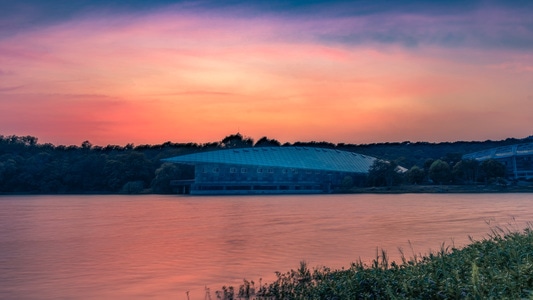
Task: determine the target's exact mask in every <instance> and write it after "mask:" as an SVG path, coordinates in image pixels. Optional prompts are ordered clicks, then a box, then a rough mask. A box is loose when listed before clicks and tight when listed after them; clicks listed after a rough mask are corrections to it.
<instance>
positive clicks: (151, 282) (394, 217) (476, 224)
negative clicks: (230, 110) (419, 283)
mask: <svg viewBox="0 0 533 300" xmlns="http://www.w3.org/2000/svg"><path fill="white" fill-rule="evenodd" d="M0 208H1V209H0V298H1V299H73V298H74V299H170V298H172V299H187V295H186V292H187V291H189V297H190V299H191V300H194V299H205V296H206V290H205V288H206V287H207V288H209V289H210V292H209V294H210V296H211V299H216V295H215V290H220V289H221V287H222V285H234V286H235V287H236V289H238V285H239V284H241V283H242V280H243V279H244V278H245V279H247V280H254V281H255V282H256V283H258V282H259V279H260V278H262V280H263V282H271V281H273V280H274V279H275V273H274V272H276V271H280V272H286V271H289V270H290V269H296V268H297V267H298V266H299V262H300V261H302V260H305V261H306V262H307V263H308V265H309V266H310V267H313V268H314V267H319V266H328V267H331V268H342V267H349V266H350V264H351V262H355V261H357V260H358V259H361V260H362V261H363V262H367V263H370V262H371V261H372V259H373V258H375V257H376V251H377V249H385V250H386V251H387V253H388V254H389V255H390V257H391V258H392V259H393V260H398V259H399V257H400V252H399V250H398V248H402V249H403V252H404V253H405V255H406V256H408V257H412V256H413V254H419V253H427V252H428V251H429V250H430V249H432V250H438V249H440V247H441V245H442V243H445V244H446V245H453V246H455V247H461V246H464V245H466V244H468V243H469V236H472V237H473V238H474V239H482V238H484V237H486V236H487V234H488V233H489V232H490V228H491V226H500V227H506V228H510V229H522V228H524V227H525V226H526V223H527V222H529V221H533V194H527V193H525V194H394V195H377V194H354V195H290V196H223V197H219V196H209V197H199V196H160V195H142V196H123V195H113V196H107V195H104V196H103V195H91V196H85V195H84V196H77V195H74V196H73V195H68V196H3V197H0Z"/></svg>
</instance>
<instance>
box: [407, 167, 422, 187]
mask: <svg viewBox="0 0 533 300" xmlns="http://www.w3.org/2000/svg"><path fill="white" fill-rule="evenodd" d="M425 178H426V172H424V170H423V169H421V168H420V167H418V166H413V167H412V168H411V169H409V171H407V180H408V181H409V183H411V184H421V183H423V182H424V180H425Z"/></svg>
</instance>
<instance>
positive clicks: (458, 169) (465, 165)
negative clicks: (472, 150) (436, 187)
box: [452, 159, 479, 184]
mask: <svg viewBox="0 0 533 300" xmlns="http://www.w3.org/2000/svg"><path fill="white" fill-rule="evenodd" d="M478 169H479V163H478V161H477V160H475V159H466V160H465V159H463V160H461V161H459V162H457V163H456V164H455V165H454V166H453V169H452V175H453V177H454V179H456V180H459V181H461V182H463V183H469V184H472V183H474V182H476V181H477V176H478Z"/></svg>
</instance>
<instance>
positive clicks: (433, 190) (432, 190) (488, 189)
mask: <svg viewBox="0 0 533 300" xmlns="http://www.w3.org/2000/svg"><path fill="white" fill-rule="evenodd" d="M341 193H349V194H441V193H446V194H454V193H455V194H485V193H533V186H516V185H513V186H497V185H401V186H392V187H365V188H352V189H349V190H347V191H343V192H341Z"/></svg>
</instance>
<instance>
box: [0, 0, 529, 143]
mask: <svg viewBox="0 0 533 300" xmlns="http://www.w3.org/2000/svg"><path fill="white" fill-rule="evenodd" d="M124 2H127V3H128V4H124ZM221 2H222V1H209V0H205V1H163V0H153V1H118V0H116V1H113V0H105V1H104V0H102V1H100V0H93V1H89V0H85V1H82V0H80V1H59V0H49V1H11V0H9V1H6V0H0V135H12V134H15V135H32V136H35V137H38V138H39V142H40V143H53V144H56V145H59V144H63V145H65V144H66V145H70V144H75V145H80V144H81V142H83V141H85V140H89V141H90V142H91V143H93V144H95V145H107V144H118V145H123V144H126V143H134V144H135V145H138V144H159V143H163V142H165V141H172V142H198V143H204V142H211V141H220V140H221V139H222V138H223V137H224V136H227V135H229V134H233V133H236V132H240V133H241V134H243V135H245V136H249V137H253V138H255V139H256V140H257V139H259V138H260V137H262V136H268V137H269V138H275V139H277V140H279V141H281V142H295V141H329V142H334V143H339V142H344V143H356V144H360V143H374V142H395V141H407V140H410V141H428V142H441V141H457V140H486V139H493V140H498V139H505V138H508V137H516V138H522V137H527V136H529V135H533V17H532V16H533V1H421V0H419V1H416V0H411V1H278V0H273V1H223V2H224V3H225V4H224V5H220V3H221ZM391 3H392V4H391Z"/></svg>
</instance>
